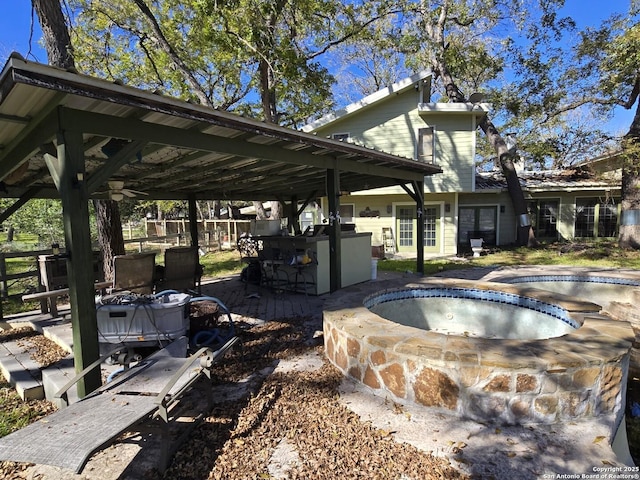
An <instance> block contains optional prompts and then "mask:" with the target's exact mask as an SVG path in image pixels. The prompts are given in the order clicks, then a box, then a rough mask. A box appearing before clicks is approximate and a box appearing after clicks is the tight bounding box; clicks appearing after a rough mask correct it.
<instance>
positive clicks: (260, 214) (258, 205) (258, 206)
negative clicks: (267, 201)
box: [253, 201, 267, 220]
mask: <svg viewBox="0 0 640 480" xmlns="http://www.w3.org/2000/svg"><path fill="white" fill-rule="evenodd" d="M253 208H254V209H255V211H256V219H257V220H266V219H267V212H266V211H265V210H264V205H263V204H262V202H257V201H254V202H253Z"/></svg>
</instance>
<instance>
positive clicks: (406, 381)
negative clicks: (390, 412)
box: [324, 279, 634, 435]
mask: <svg viewBox="0 0 640 480" xmlns="http://www.w3.org/2000/svg"><path fill="white" fill-rule="evenodd" d="M425 285H426V286H429V285H434V286H436V287H438V288H442V287H443V286H446V285H456V286H465V285H466V286H469V287H471V286H473V288H484V289H491V290H496V291H506V292H509V293H515V294H521V295H527V296H530V297H534V298H538V299H540V300H543V301H545V302H550V303H555V304H557V305H559V306H561V307H563V308H565V309H567V310H568V311H569V313H570V315H571V316H572V318H574V319H576V320H578V322H579V324H582V327H581V328H579V329H578V330H576V331H575V332H574V333H570V334H568V335H565V336H562V337H558V338H551V339H545V340H533V341H521V340H497V339H483V338H471V337H463V336H455V335H444V334H439V333H435V332H429V331H423V330H419V329H416V328H411V327H406V326H403V325H399V324H396V323H394V322H390V321H388V320H385V319H383V318H381V317H379V316H377V315H375V314H373V313H372V312H370V311H369V310H368V309H366V308H365V307H363V306H362V300H363V298H364V297H365V296H366V295H368V294H370V293H373V292H374V291H376V290H380V286H379V285H376V284H375V283H369V284H366V285H363V286H362V287H361V288H360V289H356V290H353V289H351V290H350V291H349V292H344V293H338V294H334V295H333V296H332V297H331V298H330V299H329V300H327V302H326V303H325V307H324V344H325V352H326V355H327V358H328V359H329V360H330V361H331V362H332V363H333V364H334V365H335V366H336V367H337V368H339V369H340V370H341V371H342V372H344V374H345V375H347V376H349V377H351V378H353V379H355V380H356V381H358V382H362V383H363V384H365V385H367V386H368V387H369V388H370V389H371V390H372V391H373V392H374V393H376V394H380V395H384V396H389V397H391V398H392V399H393V400H394V401H398V402H400V403H416V404H419V405H424V406H427V407H436V408H438V409H443V410H445V411H448V412H451V413H454V414H457V415H459V416H461V417H465V418H472V419H475V420H478V421H491V422H496V423H504V424H522V423H557V422H564V421H570V420H573V419H578V418H585V417H599V416H605V415H609V416H610V419H611V420H610V422H611V428H612V435H613V434H615V431H616V430H617V426H618V424H619V422H620V421H621V420H622V418H623V416H624V403H625V395H626V382H627V372H628V363H629V353H630V349H631V343H632V340H633V338H634V333H633V330H632V329H631V327H630V326H629V324H628V323H627V322H623V321H618V320H614V319H611V318H609V317H606V316H604V315H600V314H599V313H598V312H599V310H600V307H599V306H598V305H595V304H592V303H589V302H582V301H575V300H572V299H570V298H568V297H564V296H562V295H558V294H550V293H549V292H545V291H542V290H535V289H531V288H522V289H519V288H518V287H517V286H514V285H506V284H497V283H488V282H487V283H479V282H471V281H463V280H455V281H453V280H448V279H447V280H441V281H437V282H434V281H423V282H421V283H420V284H418V285H416V284H413V285H411V284H409V285H406V288H411V287H412V286H413V287H415V286H420V287H422V288H424V287H425Z"/></svg>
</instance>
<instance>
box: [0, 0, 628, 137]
mask: <svg viewBox="0 0 640 480" xmlns="http://www.w3.org/2000/svg"><path fill="white" fill-rule="evenodd" d="M631 1H632V0H605V1H602V0H566V1H565V7H564V9H562V11H561V12H560V14H561V15H568V16H571V17H572V18H573V19H574V20H575V21H576V22H577V24H578V27H579V29H582V28H584V27H587V26H597V25H599V24H600V22H601V21H602V20H603V19H605V18H607V17H608V16H609V15H611V14H612V13H625V12H626V11H628V9H629V5H630V2H631ZM2 7H3V8H2V15H0V64H4V60H5V59H6V58H7V57H8V56H9V54H10V53H11V52H12V51H17V52H18V53H20V54H21V55H22V56H24V57H27V56H28V58H29V59H31V60H36V61H38V62H41V63H46V62H47V56H46V53H45V52H44V50H43V49H42V48H41V47H40V46H39V43H38V41H39V40H40V37H41V31H40V27H39V25H38V22H37V20H34V21H35V25H34V32H33V39H32V40H31V44H30V43H29V40H30V31H31V1H30V0H2ZM28 54H30V55H28ZM632 118H633V112H632V111H629V110H623V109H618V110H617V111H616V115H615V118H614V120H613V121H612V122H611V124H610V129H611V130H612V131H613V132H614V133H619V130H620V129H625V128H626V129H628V127H629V125H630V123H631V119H632Z"/></svg>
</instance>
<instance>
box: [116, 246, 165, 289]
mask: <svg viewBox="0 0 640 480" xmlns="http://www.w3.org/2000/svg"><path fill="white" fill-rule="evenodd" d="M155 269H156V254H155V253H153V252H151V253H133V254H130V255H116V256H115V257H113V291H114V292H117V291H123V290H126V291H129V292H133V293H140V294H149V293H153V286H154V280H155Z"/></svg>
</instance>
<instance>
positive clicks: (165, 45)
mask: <svg viewBox="0 0 640 480" xmlns="http://www.w3.org/2000/svg"><path fill="white" fill-rule="evenodd" d="M134 2H135V4H136V5H137V6H138V8H139V9H140V11H141V12H142V14H143V15H144V16H145V17H146V19H147V20H148V21H149V24H150V25H151V29H152V30H153V32H154V33H155V35H156V37H157V40H158V42H159V43H160V46H161V48H162V49H163V50H164V52H165V53H166V54H167V55H169V57H170V58H171V61H172V62H173V64H174V65H175V66H176V68H177V69H178V70H179V71H180V73H182V75H184V77H185V79H186V80H187V82H188V83H189V85H190V86H191V88H192V89H193V91H194V92H195V94H196V96H197V97H198V99H199V100H200V102H201V103H202V104H203V105H207V106H209V107H211V108H214V105H213V103H212V102H211V100H210V99H209V97H208V96H207V94H206V92H205V91H204V90H203V89H202V87H201V86H200V83H199V82H198V80H197V79H196V78H195V76H194V75H193V72H192V71H191V70H190V69H189V68H188V67H187V65H186V64H185V63H184V62H183V61H182V59H181V58H180V56H179V55H178V52H176V50H175V49H174V48H173V46H172V45H171V44H170V43H169V41H168V40H167V38H166V37H165V36H164V33H163V32H162V29H161V28H160V25H159V24H158V21H157V20H156V18H155V16H154V15H153V12H152V11H151V10H150V9H149V7H147V5H146V4H145V3H144V0H134Z"/></svg>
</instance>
